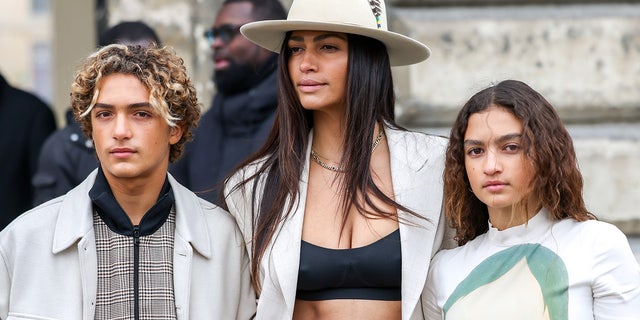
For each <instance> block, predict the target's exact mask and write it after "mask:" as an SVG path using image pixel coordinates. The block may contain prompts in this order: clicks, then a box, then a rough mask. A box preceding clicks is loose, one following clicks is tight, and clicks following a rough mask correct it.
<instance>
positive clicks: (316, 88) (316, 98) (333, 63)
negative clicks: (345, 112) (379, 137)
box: [287, 31, 349, 110]
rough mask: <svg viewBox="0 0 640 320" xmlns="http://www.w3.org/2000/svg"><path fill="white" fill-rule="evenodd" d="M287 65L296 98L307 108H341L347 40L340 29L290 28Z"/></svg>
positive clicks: (343, 97)
mask: <svg viewBox="0 0 640 320" xmlns="http://www.w3.org/2000/svg"><path fill="white" fill-rule="evenodd" d="M287 49H288V50H289V52H290V57H289V62H288V68H289V74H290V77H291V83H292V84H293V86H294V88H295V90H296V93H297V94H298V97H299V98H300V102H301V103H302V106H303V107H304V108H305V109H308V110H331V109H342V108H343V107H344V103H345V96H346V83H347V63H348V60H349V59H348V57H349V42H348V40H347V35H346V34H344V33H337V32H328V31H294V32H293V33H292V34H291V37H290V38H289V41H288V42H287Z"/></svg>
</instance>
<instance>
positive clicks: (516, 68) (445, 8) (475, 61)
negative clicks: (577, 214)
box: [0, 0, 640, 259]
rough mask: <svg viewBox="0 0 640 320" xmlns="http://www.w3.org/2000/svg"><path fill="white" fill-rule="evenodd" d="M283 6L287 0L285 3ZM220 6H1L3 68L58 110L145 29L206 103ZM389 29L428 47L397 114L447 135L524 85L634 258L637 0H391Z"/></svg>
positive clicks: (591, 201) (404, 85)
mask: <svg viewBox="0 0 640 320" xmlns="http://www.w3.org/2000/svg"><path fill="white" fill-rule="evenodd" d="M282 1H283V3H284V4H285V6H286V7H288V6H289V5H290V3H291V1H290V0H282ZM221 3H222V1H221V0H208V1H205V0H126V1H125V0H93V1H73V0H56V1H52V0H20V1H3V2H1V3H0V52H1V55H0V72H2V73H3V74H4V75H5V78H6V79H7V81H9V83H11V84H13V85H15V86H18V87H20V88H22V89H25V90H29V91H32V92H34V93H35V94H37V95H38V96H40V97H41V98H42V99H44V100H45V101H47V102H48V103H49V104H50V105H51V106H52V108H54V109H55V112H56V116H57V119H58V123H59V125H60V126H62V124H63V121H64V117H63V112H64V110H65V109H66V108H67V106H68V95H69V84H70V83H71V80H72V77H73V72H74V70H75V68H76V66H77V65H78V63H79V62H80V61H81V60H82V59H83V58H84V57H86V56H87V55H88V54H89V53H90V52H92V51H93V50H94V49H95V47H96V37H97V34H99V33H100V32H101V31H102V30H104V29H106V28H108V27H109V26H111V25H114V24H116V23H118V22H120V21H123V20H142V21H144V22H145V23H147V24H149V25H151V26H152V27H153V28H154V29H155V30H156V31H157V32H158V34H159V36H160V38H161V39H162V41H163V42H164V43H165V44H166V45H170V46H173V47H175V49H176V51H177V52H178V54H180V55H181V56H182V57H183V58H184V60H185V63H186V65H187V68H188V70H189V72H190V74H191V76H192V78H193V80H194V81H195V83H196V87H197V89H198V92H199V97H200V99H201V101H202V104H203V107H204V108H207V107H208V106H209V105H210V102H211V97H212V94H213V90H214V86H213V83H212V81H211V74H212V63H211V51H210V49H209V47H208V46H207V43H206V41H205V39H204V38H203V37H202V33H203V31H204V30H205V29H206V28H208V27H210V26H211V24H212V23H213V20H214V17H215V12H216V9H217V8H218V7H219V6H220V4H221ZM386 3H387V7H388V11H389V17H388V18H389V26H390V28H391V29H392V30H394V31H397V32H401V33H403V34H406V35H409V36H411V37H413V38H416V39H418V40H420V41H422V42H424V43H426V44H428V45H429V46H430V48H431V50H432V56H431V58H430V59H429V60H427V61H426V62H423V63H420V64H418V65H414V66H411V67H401V68H397V69H394V77H395V80H396V84H397V95H398V102H399V106H398V108H397V117H398V119H399V122H400V123H402V124H404V125H405V126H407V127H410V128H413V129H417V130H422V131H426V132H432V133H437V134H442V135H447V134H448V130H449V127H448V126H449V125H450V123H451V122H452V121H453V119H454V116H455V114H456V113H457V111H458V110H459V108H460V107H461V104H462V103H463V102H464V101H466V100H467V99H468V98H469V97H470V96H471V95H472V94H473V93H475V92H477V91H479V90H481V89H482V88H484V87H486V86H488V85H490V84H492V83H496V82H499V81H500V80H504V79H507V78H513V79H519V80H522V81H525V82H527V83H529V84H530V85H531V86H532V87H533V88H534V89H536V90H538V91H539V92H541V93H542V94H543V95H544V96H545V97H547V98H548V99H549V100H550V101H551V103H552V104H553V105H554V106H555V107H556V108H557V109H558V111H559V113H560V115H561V117H562V119H563V120H564V121H565V123H566V124H567V126H568V127H569V130H570V132H571V134H572V136H573V138H574V141H575V147H576V149H577V152H578V158H579V163H580V167H581V170H582V172H583V175H584V179H585V194H584V195H585V198H586V201H587V206H588V208H589V209H590V210H592V211H593V212H594V213H595V214H596V215H597V216H598V217H599V218H600V219H602V220H605V221H609V222H612V223H614V224H616V225H618V226H619V227H620V228H621V229H622V230H623V231H624V232H625V233H627V234H628V235H629V237H630V241H631V243H632V246H633V247H634V248H636V250H637V252H639V255H638V257H639V259H640V209H639V208H640V1H638V0H635V1H613V0H601V1H597V0H387V1H386Z"/></svg>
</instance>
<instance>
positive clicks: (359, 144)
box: [221, 32, 415, 292]
mask: <svg viewBox="0 0 640 320" xmlns="http://www.w3.org/2000/svg"><path fill="white" fill-rule="evenodd" d="M290 35H291V33H290V32H289V33H287V35H286V36H285V40H284V42H283V46H282V48H281V50H280V57H279V58H280V61H279V64H278V91H279V92H278V93H279V94H278V108H277V111H276V119H275V124H274V127H273V129H272V130H271V133H270V134H269V137H268V138H267V140H266V142H265V144H264V146H263V147H262V148H261V149H260V150H258V151H257V152H256V153H255V154H254V155H253V156H251V157H250V158H249V159H247V160H246V161H244V162H243V163H242V164H240V166H239V168H242V167H245V166H247V165H250V164H252V163H259V165H258V169H257V171H256V172H255V173H254V174H253V175H251V176H249V177H245V178H244V180H243V181H241V182H240V183H238V184H237V185H235V186H233V188H231V190H230V193H232V192H234V191H235V190H237V189H239V188H241V187H243V186H245V185H247V184H248V183H249V182H253V184H252V185H251V188H252V190H251V192H250V194H252V195H251V196H252V200H253V201H252V205H251V207H252V208H258V210H257V211H256V210H254V209H252V221H253V239H252V241H253V246H252V248H253V250H252V252H251V255H252V266H251V267H252V281H253V284H254V287H255V288H256V290H257V291H258V292H259V291H260V289H261V288H260V285H259V266H260V262H261V260H262V257H263V256H264V253H265V251H266V249H267V247H268V245H269V243H270V242H271V241H272V239H273V238H274V237H275V236H276V234H277V232H278V230H279V227H280V226H281V224H282V222H283V221H284V220H286V219H287V218H288V217H289V216H290V215H291V214H292V212H293V211H294V207H295V206H296V205H297V203H298V201H297V200H298V198H299V183H300V177H301V175H302V170H303V168H304V165H305V160H306V158H307V155H306V151H307V144H308V142H309V141H308V137H309V132H310V130H311V129H312V128H313V113H312V112H311V111H309V110H306V109H305V108H303V106H302V105H301V103H300V100H299V99H298V95H297V94H296V91H295V88H294V87H293V84H292V83H291V78H290V75H289V70H288V67H287V66H288V60H289V57H290V52H289V50H288V48H287V42H288V39H289V37H290ZM348 41H349V53H348V57H349V58H348V59H349V62H348V66H347V68H348V70H347V74H348V76H347V83H346V87H347V90H346V91H347V94H346V97H345V101H346V110H345V113H346V126H345V132H344V137H345V138H344V139H345V140H344V142H343V145H344V146H345V150H344V154H343V157H342V163H343V164H345V165H344V169H345V173H344V180H343V181H342V182H341V183H340V188H341V189H342V194H343V195H345V196H344V197H343V201H342V207H343V209H344V211H343V212H345V213H348V212H349V210H348V209H349V208H351V207H354V208H355V209H356V210H357V211H358V212H359V213H360V214H363V215H366V216H376V217H386V218H391V219H395V220H398V217H397V215H396V213H395V212H387V211H385V210H382V209H380V208H379V206H376V205H375V204H374V203H373V201H372V198H373V197H375V198H378V199H380V200H382V202H383V203H385V204H388V205H390V206H393V207H394V208H396V209H398V210H402V211H405V212H409V213H411V214H415V213H414V212H413V211H411V210H409V209H407V208H405V207H403V206H402V205H400V204H398V203H396V202H395V201H394V200H393V199H391V198H390V197H388V196H387V195H385V194H384V193H383V192H382V191H381V190H380V189H379V188H378V187H377V186H376V185H375V183H374V182H373V178H372V175H371V170H370V166H369V165H370V161H371V154H372V150H371V139H372V137H373V135H374V131H375V126H376V124H380V125H381V127H380V129H381V130H383V128H382V126H386V127H389V128H393V129H396V130H404V129H403V128H401V127H400V126H398V125H397V124H396V123H395V120H394V104H395V94H394V91H393V78H392V74H391V67H390V64H389V56H388V54H387V51H386V47H385V46H384V44H382V43H381V42H380V41H378V40H375V39H372V38H368V37H363V36H358V35H353V34H348ZM265 175H266V178H265V177H264V176H265ZM258 180H261V183H264V185H263V186H262V187H261V188H262V189H261V190H258V183H257V182H258ZM222 196H223V197H225V195H224V194H223V195H222ZM258 201H259V203H258ZM221 202H222V203H224V201H221ZM287 203H288V205H287ZM366 207H369V208H371V210H366V209H365V208H366ZM346 219H347V216H346V214H345V216H344V217H343V225H344V221H346Z"/></svg>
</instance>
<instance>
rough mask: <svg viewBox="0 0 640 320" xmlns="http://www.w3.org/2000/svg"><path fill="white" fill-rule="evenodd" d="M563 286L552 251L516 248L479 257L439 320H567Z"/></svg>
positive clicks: (562, 274) (563, 275)
mask: <svg viewBox="0 0 640 320" xmlns="http://www.w3.org/2000/svg"><path fill="white" fill-rule="evenodd" d="M568 282H569V276H568V273H567V269H566V267H565V264H564V262H563V261H562V259H561V258H560V257H559V256H558V255H557V254H555V253H554V252H553V251H551V250H549V249H547V248H546V247H544V246H542V245H540V244H531V243H528V244H521V245H516V246H513V247H511V248H509V249H505V250H502V251H500V252H497V253H495V254H494V255H492V256H490V257H488V258H487V259H485V260H484V261H483V262H482V263H480V264H479V265H478V266H477V267H476V268H474V269H473V270H472V271H471V273H470V274H469V275H468V276H467V277H466V278H465V279H464V280H463V281H462V282H460V284H458V286H457V287H456V289H455V290H454V291H453V293H452V294H451V296H450V297H449V299H447V302H446V303H445V304H444V307H443V311H444V314H445V316H444V318H445V319H449V320H454V319H456V320H457V319H484V318H490V319H495V320H497V319H550V320H568V303H569V294H568ZM514 316H515V318H514Z"/></svg>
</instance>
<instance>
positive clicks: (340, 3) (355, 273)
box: [223, 0, 452, 320]
mask: <svg viewBox="0 0 640 320" xmlns="http://www.w3.org/2000/svg"><path fill="white" fill-rule="evenodd" d="M240 30H241V32H242V33H243V34H244V35H245V36H246V37H247V38H248V39H250V40H251V41H253V42H255V43H256V44H258V45H260V46H263V47H265V48H267V49H269V50H272V51H278V52H280V61H279V63H278V65H279V69H278V83H279V91H280V94H279V97H278V98H279V102H278V109H277V111H276V113H277V114H276V122H275V125H274V127H273V130H272V131H271V133H270V135H269V137H268V138H267V141H266V143H265V145H264V146H263V147H262V148H261V149H260V150H259V151H258V152H257V153H256V154H255V155H253V156H251V157H250V158H249V159H247V161H245V162H244V164H243V166H242V167H241V169H239V170H238V171H236V172H235V174H234V175H232V176H231V177H230V178H229V179H227V182H226V184H225V188H224V195H223V196H224V198H225V199H226V202H225V205H226V208H227V209H228V210H229V212H230V213H231V214H232V215H233V216H234V217H235V218H236V220H237V221H238V224H239V226H240V229H241V230H242V232H243V234H244V238H245V240H246V241H247V243H246V245H247V250H248V251H249V252H250V254H251V256H252V274H253V279H252V280H253V283H254V288H255V289H256V292H258V294H259V298H258V310H257V313H256V316H257V319H269V320H274V319H283V320H284V319H386V320H394V319H405V320H408V319H423V309H422V292H423V289H424V285H425V283H426V279H427V271H428V268H429V263H430V261H431V258H432V257H433V255H434V254H435V253H436V252H437V251H438V250H440V249H441V248H442V247H448V246H449V245H452V241H447V240H448V239H449V237H448V232H447V228H446V225H445V218H444V212H443V211H442V209H443V207H442V205H443V202H442V199H443V193H442V188H443V186H442V172H443V169H444V151H445V147H446V139H445V138H443V137H439V136H434V135H429V134H425V133H419V132H412V131H408V130H406V129H403V128H402V127H400V126H399V125H398V124H396V123H395V121H394V107H395V96H394V85H393V78H392V72H391V66H404V65H410V64H414V63H418V62H421V61H424V60H425V59H427V58H428V57H429V54H430V50H429V48H428V47H427V46H425V45H424V44H422V43H420V42H418V41H416V40H413V39H411V38H409V37H406V36H403V35H401V34H398V33H395V32H390V31H388V29H387V15H386V8H385V4H384V2H382V1H369V0H351V1H344V0H294V1H293V3H292V6H291V8H290V9H289V15H288V18H287V19H286V20H271V21H259V22H252V23H249V24H246V25H244V26H242V28H241V29H240ZM451 238H452V236H451Z"/></svg>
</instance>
